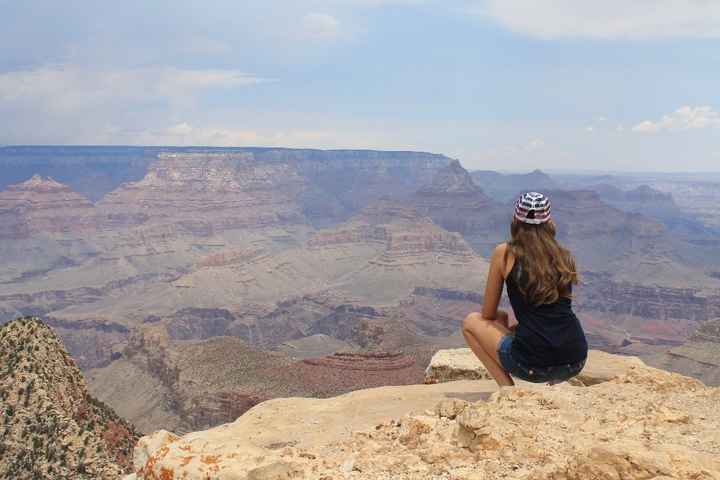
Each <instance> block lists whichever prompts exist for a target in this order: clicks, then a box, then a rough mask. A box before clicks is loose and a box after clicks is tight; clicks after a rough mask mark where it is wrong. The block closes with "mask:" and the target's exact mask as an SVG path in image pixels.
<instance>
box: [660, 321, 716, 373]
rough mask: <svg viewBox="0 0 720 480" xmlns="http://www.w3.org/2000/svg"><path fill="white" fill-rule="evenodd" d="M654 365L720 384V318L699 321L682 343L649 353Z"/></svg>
mask: <svg viewBox="0 0 720 480" xmlns="http://www.w3.org/2000/svg"><path fill="white" fill-rule="evenodd" d="M646 361H647V362H648V363H650V364H651V365H653V366H655V367H658V368H663V369H666V370H670V371H673V372H678V373H682V374H683V375H690V376H692V377H695V378H698V379H700V380H702V382H703V383H705V384H706V385H720V318H716V319H713V320H708V321H706V322H703V323H701V324H700V326H699V327H698V329H697V330H696V331H695V332H694V333H693V334H692V335H691V336H690V338H688V339H687V341H686V342H685V343H683V344H682V345H679V346H676V347H673V348H671V349H669V350H668V351H667V352H664V353H661V354H656V355H649V356H648V357H647V359H646Z"/></svg>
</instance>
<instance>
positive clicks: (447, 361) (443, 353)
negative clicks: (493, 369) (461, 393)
mask: <svg viewBox="0 0 720 480" xmlns="http://www.w3.org/2000/svg"><path fill="white" fill-rule="evenodd" d="M479 379H486V380H489V379H492V377H491V376H490V374H489V373H488V371H487V370H486V369H485V367H484V366H483V364H482V363H480V360H478V358H477V357H476V356H475V354H473V353H472V351H471V350H470V349H469V348H456V349H452V350H440V351H439V352H437V353H436V354H435V355H433V357H432V359H431V360H430V365H428V367H427V369H426V370H425V383H442V382H451V381H453V380H479Z"/></svg>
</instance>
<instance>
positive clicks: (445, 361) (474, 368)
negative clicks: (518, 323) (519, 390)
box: [425, 348, 645, 386]
mask: <svg viewBox="0 0 720 480" xmlns="http://www.w3.org/2000/svg"><path fill="white" fill-rule="evenodd" d="M644 365H645V363H644V362H643V361H642V360H640V359H639V358H637V357H630V356H621V355H613V354H610V353H605V352H602V351H600V350H590V351H589V352H588V359H587V362H586V363H585V368H583V371H582V372H580V374H579V375H578V376H577V377H575V379H573V380H572V381H571V383H575V384H582V385H585V386H589V385H595V384H597V383H602V382H607V381H608V380H610V379H611V378H613V377H615V376H617V375H619V374H622V373H625V372H627V370H628V369H629V368H630V367H637V366H644ZM480 378H482V379H490V378H492V377H490V375H489V373H488V371H487V370H486V369H485V367H484V366H483V365H482V363H480V360H478V358H477V357H476V356H475V354H474V353H473V352H472V350H470V349H469V348H453V349H447V350H439V351H438V352H437V353H436V354H435V355H433V357H432V359H431V360H430V365H428V367H427V369H426V370H425V382H426V383H438V382H448V381H452V380H474V379H480ZM519 383H522V382H519Z"/></svg>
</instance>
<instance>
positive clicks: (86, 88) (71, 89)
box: [0, 66, 268, 112]
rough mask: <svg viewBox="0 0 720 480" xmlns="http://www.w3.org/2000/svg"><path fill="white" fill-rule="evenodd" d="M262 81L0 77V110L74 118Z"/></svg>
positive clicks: (201, 75)
mask: <svg viewBox="0 0 720 480" xmlns="http://www.w3.org/2000/svg"><path fill="white" fill-rule="evenodd" d="M265 81H268V80H267V79H262V78H259V77H256V76H253V75H248V74H245V73H242V72H239V71H236V70H188V69H180V68H175V67H148V68H137V69H113V70H95V69H87V68H82V67H76V66H67V67H43V68H38V69H35V70H27V71H14V72H7V73H1V74H0V108H2V107H8V106H20V107H30V108H32V107H33V106H35V107H38V106H42V108H43V110H52V111H67V112H77V111H79V110H84V109H88V108H93V107H106V106H107V105H108V104H119V103H125V104H127V103H134V104H138V103H140V104H147V103H153V102H169V103H184V102H187V101H189V100H190V99H192V97H193V96H194V95H196V94H197V93H199V92H202V91H207V90H211V89H227V88H237V87H243V86H248V85H255V84H258V83H262V82H265Z"/></svg>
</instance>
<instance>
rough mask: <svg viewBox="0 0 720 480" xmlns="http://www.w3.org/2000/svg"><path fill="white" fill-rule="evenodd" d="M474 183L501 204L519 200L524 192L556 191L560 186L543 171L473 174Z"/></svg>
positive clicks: (475, 172) (478, 171) (478, 172)
mask: <svg viewBox="0 0 720 480" xmlns="http://www.w3.org/2000/svg"><path fill="white" fill-rule="evenodd" d="M472 179H473V181H474V182H475V183H476V184H477V185H479V186H480V187H482V189H483V190H484V191H485V192H486V193H487V194H488V195H489V196H490V197H492V198H493V199H495V200H497V201H501V202H505V201H509V200H511V199H515V198H517V197H518V196H519V195H520V194H521V193H522V192H529V191H535V192H543V193H545V192H546V191H548V190H555V189H557V187H558V184H557V182H556V181H555V180H553V178H552V177H550V176H549V175H548V174H546V173H545V172H543V171H541V170H533V171H532V172H529V173H508V174H502V173H499V172H495V171H492V170H476V171H474V172H472Z"/></svg>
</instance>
